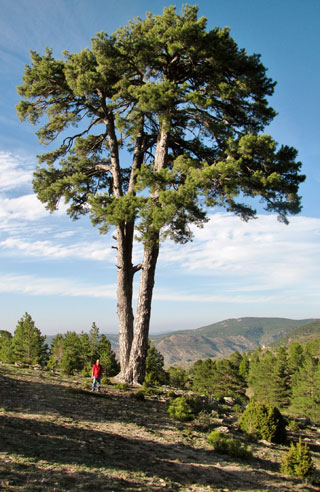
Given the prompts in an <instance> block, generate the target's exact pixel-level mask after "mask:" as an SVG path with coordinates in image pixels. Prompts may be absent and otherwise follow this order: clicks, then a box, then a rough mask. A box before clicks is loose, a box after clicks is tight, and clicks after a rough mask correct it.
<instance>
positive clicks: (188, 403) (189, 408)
mask: <svg viewBox="0 0 320 492" xmlns="http://www.w3.org/2000/svg"><path fill="white" fill-rule="evenodd" d="M202 407H203V404H202V400H201V398H200V397H199V396H196V395H183V396H179V397H178V398H175V399H174V400H172V401H171V402H170V404H169V407H168V412H169V415H170V417H172V418H174V419H176V420H180V421H181V422H185V421H187V420H193V419H194V417H195V415H197V414H198V413H199V412H200V411H201V409H202Z"/></svg>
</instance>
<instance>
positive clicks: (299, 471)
mask: <svg viewBox="0 0 320 492" xmlns="http://www.w3.org/2000/svg"><path fill="white" fill-rule="evenodd" d="M280 469H281V472H282V473H283V474H284V475H289V476H294V477H299V478H303V479H307V480H311V481H312V479H313V477H314V472H315V467H314V464H313V461H312V457H311V453H310V448H309V446H308V445H307V444H306V443H304V444H302V442H301V437H300V438H299V441H298V442H297V443H296V444H294V443H291V446H290V449H289V451H288V453H286V455H285V456H283V458H282V461H281V467H280Z"/></svg>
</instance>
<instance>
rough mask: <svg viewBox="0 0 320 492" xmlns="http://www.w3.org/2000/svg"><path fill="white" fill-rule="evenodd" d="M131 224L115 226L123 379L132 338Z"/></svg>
mask: <svg viewBox="0 0 320 492" xmlns="http://www.w3.org/2000/svg"><path fill="white" fill-rule="evenodd" d="M133 229H134V228H133V224H131V223H129V224H122V225H120V226H118V227H117V250H118V251H117V269H118V272H117V313H118V321H119V350H120V351H119V357H120V367H121V373H120V375H119V380H121V379H123V374H124V369H125V368H126V367H127V366H128V364H129V358H130V351H131V345H132V340H133V320H134V317H133V311H132V294H133V275H134V269H133V266H132V248H133Z"/></svg>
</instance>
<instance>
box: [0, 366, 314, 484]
mask: <svg viewBox="0 0 320 492" xmlns="http://www.w3.org/2000/svg"><path fill="white" fill-rule="evenodd" d="M88 385H89V383H88V380H85V379H84V378H76V377H73V376H72V377H70V378H67V377H66V376H61V375H58V376H54V375H52V374H50V373H49V372H45V371H36V370H34V369H29V368H17V367H15V366H10V365H6V364H2V365H0V492H9V491H10V492H11V491H26V492H29V491H30V492H31V491H32V492H34V491H59V492H61V491H74V492H78V491H87V492H99V491H111V492H118V491H119V492H120V491H121V492H122V491H134V492H137V491H148V492H149V491H181V492H209V491H210V492H231V491H232V492H243V491H251V492H258V491H259V492H263V491H277V492H293V491H300V492H301V491H304V492H309V491H310V492H311V491H319V486H317V485H315V484H313V485H312V484H308V483H305V482H303V481H301V480H299V479H294V478H289V477H284V476H282V475H281V474H280V472H279V463H280V461H281V456H282V455H283V453H285V452H286V451H287V450H288V446H279V445H269V444H267V443H263V442H253V443H252V444H251V446H252V451H253V457H252V458H248V459H246V460H244V459H235V458H231V457H229V456H225V455H219V454H217V453H215V452H214V451H213V450H212V449H211V448H210V446H209V445H208V443H207V435H206V434H205V433H203V432H199V431H198V430H196V428H195V427H194V426H193V424H192V423H188V424H181V423H179V422H176V421H174V420H172V419H171V418H170V417H169V415H168V412H167V408H168V399H167V398H166V397H165V395H157V396H150V397H146V398H145V400H142V401H139V400H137V399H136V398H134V392H135V391H136V390H133V389H131V390H128V391H120V390H118V389H116V387H115V386H105V387H103V388H102V391H101V393H99V394H97V393H92V392H91V391H90V389H89V388H90V387H88ZM86 386H87V387H88V389H86V388H85V387H86ZM223 425H224V426H226V427H227V428H228V430H229V431H231V432H232V433H233V434H234V433H236V432H237V430H236V425H235V424H234V420H232V419H230V416H229V417H226V419H225V421H224V422H223ZM319 431H320V429H318V428H316V427H315V426H313V427H312V426H310V427H307V428H305V429H304V430H303V431H302V433H301V435H302V438H303V439H304V440H306V441H307V442H308V444H309V445H310V447H311V449H312V458H313V461H314V463H315V465H316V467H317V470H319V469H320V432H319ZM289 437H290V439H297V438H298V435H297V434H292V435H291V436H289ZM239 438H242V439H243V436H242V437H241V435H240V434H239Z"/></svg>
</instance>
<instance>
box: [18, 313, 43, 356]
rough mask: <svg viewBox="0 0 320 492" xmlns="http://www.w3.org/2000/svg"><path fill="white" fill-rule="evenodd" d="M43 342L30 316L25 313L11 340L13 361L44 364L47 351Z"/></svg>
mask: <svg viewBox="0 0 320 492" xmlns="http://www.w3.org/2000/svg"><path fill="white" fill-rule="evenodd" d="M45 340H46V337H45V336H42V335H41V332H40V330H39V329H38V328H36V326H35V324H34V321H33V319H32V318H31V316H30V314H28V313H25V314H24V316H22V318H21V319H20V320H19V321H18V324H17V327H16V329H15V332H14V335H13V339H12V352H13V356H14V360H15V361H16V362H22V363H25V364H44V363H45V362H46V359H47V351H48V347H47V345H46V343H45Z"/></svg>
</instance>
